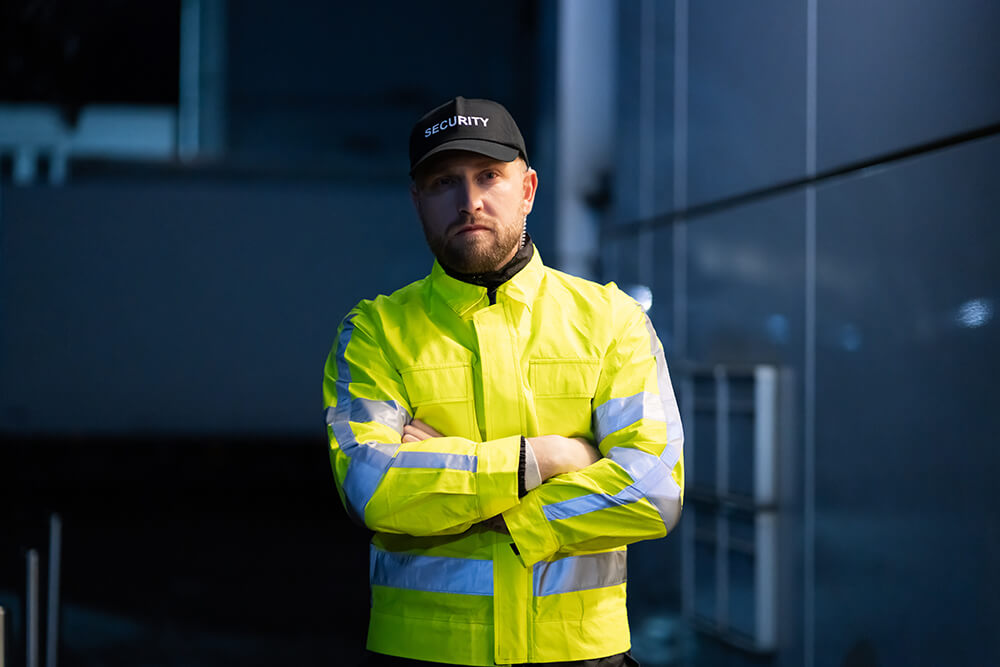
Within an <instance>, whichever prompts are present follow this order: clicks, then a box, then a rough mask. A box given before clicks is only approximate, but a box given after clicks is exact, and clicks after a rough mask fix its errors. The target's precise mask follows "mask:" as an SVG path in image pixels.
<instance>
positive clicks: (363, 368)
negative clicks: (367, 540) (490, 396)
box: [323, 306, 521, 535]
mask: <svg viewBox="0 0 1000 667" xmlns="http://www.w3.org/2000/svg"><path fill="white" fill-rule="evenodd" d="M374 332H375V327H374V326H373V325H372V323H371V321H370V319H369V318H368V317H367V316H366V313H365V311H364V309H363V308H362V307H361V306H359V307H358V308H355V309H354V310H353V311H352V312H351V313H350V314H349V315H348V316H347V317H346V318H345V319H344V321H343V323H342V324H341V326H340V328H339V330H338V334H337V342H336V343H335V345H334V348H333V350H332V351H331V352H330V356H329V358H328V359H327V363H326V369H325V373H324V378H323V397H324V402H325V405H326V423H327V432H328V435H329V439H330V463H331V465H332V467H333V472H334V477H335V479H336V483H337V490H338V492H339V493H340V498H341V501H342V502H343V503H344V505H345V507H346V508H347V511H348V513H349V514H351V516H352V517H354V518H355V519H356V520H358V521H361V522H363V523H364V524H365V525H366V526H367V527H368V528H370V529H372V530H374V531H378V532H387V533H402V534H409V535H446V534H455V533H461V532H462V531H464V530H466V529H467V528H469V527H470V526H471V525H472V524H474V523H478V522H479V521H482V520H484V519H487V518H489V517H491V516H495V515H496V514H499V513H500V512H502V511H503V510H505V509H507V508H509V507H511V506H513V505H515V504H517V502H518V495H517V492H518V459H519V456H520V451H521V440H520V436H514V437H510V438H502V439H498V440H493V441H489V442H482V443H480V442H474V441H471V440H467V439H465V438H457V437H444V438H431V439H429V440H424V441H422V442H412V443H402V442H401V435H402V431H403V426H404V425H405V424H408V423H409V422H410V421H411V419H412V417H411V415H412V414H413V410H412V408H411V407H410V405H409V402H408V399H407V396H406V390H405V388H404V387H403V382H402V380H401V378H400V375H399V372H398V371H397V370H396V369H395V367H394V366H393V365H392V364H391V363H390V362H389V361H388V359H387V358H386V356H385V354H384V353H383V350H382V348H381V346H380V344H379V342H378V339H377V336H376V335H375V333H374Z"/></svg>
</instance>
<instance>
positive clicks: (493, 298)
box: [486, 287, 497, 306]
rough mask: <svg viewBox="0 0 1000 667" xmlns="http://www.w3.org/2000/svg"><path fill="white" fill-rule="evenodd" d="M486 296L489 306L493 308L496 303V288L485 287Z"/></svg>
mask: <svg viewBox="0 0 1000 667" xmlns="http://www.w3.org/2000/svg"><path fill="white" fill-rule="evenodd" d="M486 296H488V297H489V299H490V305H491V306H495V305H496V303H497V288H496V287H487V288H486Z"/></svg>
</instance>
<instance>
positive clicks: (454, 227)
mask: <svg viewBox="0 0 1000 667" xmlns="http://www.w3.org/2000/svg"><path fill="white" fill-rule="evenodd" d="M471 225H477V226H482V227H487V228H489V229H490V230H492V231H495V228H494V226H493V225H492V224H490V222H489V220H488V219H487V218H486V217H484V216H480V215H470V214H465V215H460V216H459V217H458V218H457V219H456V220H455V221H454V222H451V223H448V227H447V228H446V229H445V231H446V232H447V234H448V235H449V236H452V235H454V234H457V233H458V232H459V231H460V230H462V229H464V228H465V227H469V226H471Z"/></svg>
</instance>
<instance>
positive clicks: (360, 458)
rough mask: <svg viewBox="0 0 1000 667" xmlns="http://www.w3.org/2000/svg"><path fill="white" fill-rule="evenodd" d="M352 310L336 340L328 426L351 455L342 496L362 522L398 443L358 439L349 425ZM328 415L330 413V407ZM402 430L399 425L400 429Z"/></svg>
mask: <svg viewBox="0 0 1000 667" xmlns="http://www.w3.org/2000/svg"><path fill="white" fill-rule="evenodd" d="M354 317H355V315H354V314H351V315H349V316H348V317H347V319H345V320H344V326H343V329H342V330H341V332H340V338H339V339H338V340H337V385H336V386H337V405H336V406H335V407H333V408H331V410H333V418H332V420H331V421H330V428H331V429H332V430H333V435H334V437H335V438H336V439H337V444H338V445H339V446H340V450H341V451H342V452H343V453H344V454H345V455H347V456H348V457H350V459H351V463H350V465H349V466H348V468H347V475H345V476H344V497H345V498H346V499H347V505H348V509H350V510H351V514H352V515H353V516H354V518H355V519H356V520H358V521H360V522H362V523H364V518H365V507H366V506H367V505H368V501H369V500H371V497H372V494H374V493H375V489H376V488H377V487H378V483H379V481H381V479H382V477H383V475H385V471H386V470H388V469H389V465H390V464H391V463H392V455H393V454H395V453H396V450H397V449H398V448H399V445H398V444H394V443H380V442H366V443H359V442H358V441H357V439H355V437H354V431H353V430H352V429H351V423H350V422H351V414H352V408H351V390H350V386H351V366H350V364H348V363H347V357H346V352H347V345H348V344H349V343H350V342H351V334H353V333H354ZM327 413H328V417H327V418H328V419H329V418H330V417H329V410H328V411H327ZM400 430H402V429H400Z"/></svg>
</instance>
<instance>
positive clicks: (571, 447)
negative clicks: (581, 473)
mask: <svg viewBox="0 0 1000 667" xmlns="http://www.w3.org/2000/svg"><path fill="white" fill-rule="evenodd" d="M528 443H529V444H530V445H531V451H532V452H534V454H535V461H536V462H537V463H538V472H539V473H540V474H541V477H542V481H543V482H544V481H545V480H547V479H548V478H549V477H553V476H555V475H560V474H562V473H564V472H575V471H577V470H582V469H583V468H586V467H587V466H589V465H590V464H591V463H594V462H595V461H598V460H599V459H600V458H601V452H600V451H598V449H597V447H594V446H593V445H592V444H590V443H589V442H587V441H586V440H584V439H583V438H566V437H563V436H561V435H539V436H535V437H533V438H528Z"/></svg>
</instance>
